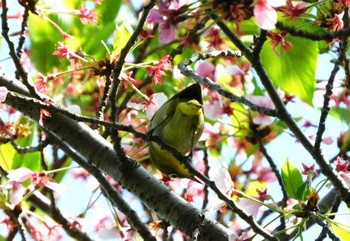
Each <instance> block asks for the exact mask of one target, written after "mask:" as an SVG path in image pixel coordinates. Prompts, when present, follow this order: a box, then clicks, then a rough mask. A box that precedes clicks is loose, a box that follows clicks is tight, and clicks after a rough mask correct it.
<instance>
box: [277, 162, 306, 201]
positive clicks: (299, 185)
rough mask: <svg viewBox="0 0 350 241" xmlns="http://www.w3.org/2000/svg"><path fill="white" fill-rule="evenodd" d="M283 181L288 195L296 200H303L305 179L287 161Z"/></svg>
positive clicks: (283, 171)
mask: <svg viewBox="0 0 350 241" xmlns="http://www.w3.org/2000/svg"><path fill="white" fill-rule="evenodd" d="M282 179H283V183H284V186H285V188H286V191H287V193H288V195H289V196H290V197H291V198H294V199H296V200H302V193H300V190H301V189H302V190H304V189H303V185H304V184H303V179H302V176H301V173H300V171H299V170H298V169H297V168H296V167H295V166H293V165H292V164H291V163H290V161H289V160H288V159H287V160H286V162H285V163H284V165H283V167H282Z"/></svg>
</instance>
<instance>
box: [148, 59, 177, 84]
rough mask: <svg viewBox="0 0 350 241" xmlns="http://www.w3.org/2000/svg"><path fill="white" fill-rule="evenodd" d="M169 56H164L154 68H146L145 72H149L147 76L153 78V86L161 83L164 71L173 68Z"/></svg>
mask: <svg viewBox="0 0 350 241" xmlns="http://www.w3.org/2000/svg"><path fill="white" fill-rule="evenodd" d="M170 59H171V57H170V55H166V56H164V57H163V58H161V59H160V60H159V62H158V64H157V65H156V66H154V67H153V66H147V67H146V70H147V71H149V75H150V76H151V77H152V78H153V81H154V83H155V84H157V83H161V82H162V79H161V77H162V76H165V75H166V74H165V72H164V70H172V69H173V66H172V65H171V62H170Z"/></svg>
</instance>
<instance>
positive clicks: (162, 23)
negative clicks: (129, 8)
mask: <svg viewBox="0 0 350 241" xmlns="http://www.w3.org/2000/svg"><path fill="white" fill-rule="evenodd" d="M181 13H182V10H181V8H180V7H179V6H178V5H176V4H175V3H173V4H171V5H169V6H167V5H166V4H165V3H163V2H161V3H160V6H159V9H155V8H153V9H151V11H150V13H149V15H148V22H150V23H158V24H159V41H160V42H162V43H170V42H171V41H173V40H174V39H175V36H176V30H177V23H178V22H179V21H180V20H179V18H180V15H181Z"/></svg>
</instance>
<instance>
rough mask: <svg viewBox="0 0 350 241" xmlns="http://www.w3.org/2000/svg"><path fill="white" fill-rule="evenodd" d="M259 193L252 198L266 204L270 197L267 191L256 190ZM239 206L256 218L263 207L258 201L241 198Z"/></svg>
mask: <svg viewBox="0 0 350 241" xmlns="http://www.w3.org/2000/svg"><path fill="white" fill-rule="evenodd" d="M256 191H257V193H258V196H254V197H252V198H254V199H257V200H259V201H260V202H264V201H265V200H268V199H269V195H267V189H266V188H265V189H264V190H262V191H261V190H259V189H257V190H256ZM239 205H240V206H241V207H242V208H243V209H244V210H245V211H246V212H247V213H248V214H250V215H253V216H254V217H256V216H257V215H258V214H259V211H260V208H261V207H262V204H261V203H259V202H256V201H253V200H251V199H248V198H241V199H240V203H239Z"/></svg>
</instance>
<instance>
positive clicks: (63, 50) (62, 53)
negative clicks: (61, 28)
mask: <svg viewBox="0 0 350 241" xmlns="http://www.w3.org/2000/svg"><path fill="white" fill-rule="evenodd" d="M52 54H53V55H56V56H59V57H60V60H62V59H64V58H67V59H69V58H70V55H71V54H72V52H71V51H70V50H69V49H68V47H67V46H65V45H64V44H63V43H62V42H58V48H57V50H56V51H55V52H53V53H52Z"/></svg>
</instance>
